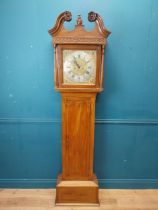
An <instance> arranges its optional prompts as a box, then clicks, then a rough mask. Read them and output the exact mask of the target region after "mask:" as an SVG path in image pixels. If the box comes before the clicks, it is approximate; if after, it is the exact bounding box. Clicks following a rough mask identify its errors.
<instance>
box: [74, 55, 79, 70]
mask: <svg viewBox="0 0 158 210" xmlns="http://www.w3.org/2000/svg"><path fill="white" fill-rule="evenodd" d="M74 63H75V64H76V66H77V67H78V68H79V69H80V65H78V63H77V61H76V58H75V57H74Z"/></svg>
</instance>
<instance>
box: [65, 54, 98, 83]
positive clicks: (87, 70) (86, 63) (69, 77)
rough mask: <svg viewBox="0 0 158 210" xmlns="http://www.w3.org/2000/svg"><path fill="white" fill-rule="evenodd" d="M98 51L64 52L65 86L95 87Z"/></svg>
mask: <svg viewBox="0 0 158 210" xmlns="http://www.w3.org/2000/svg"><path fill="white" fill-rule="evenodd" d="M95 80H96V50H63V84H71V85H73V84H74V85H76V84H77V85H94V84H95Z"/></svg>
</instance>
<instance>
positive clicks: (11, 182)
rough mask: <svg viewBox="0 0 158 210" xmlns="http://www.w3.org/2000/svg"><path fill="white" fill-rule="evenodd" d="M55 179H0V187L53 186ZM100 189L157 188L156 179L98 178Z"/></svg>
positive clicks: (157, 180)
mask: <svg viewBox="0 0 158 210" xmlns="http://www.w3.org/2000/svg"><path fill="white" fill-rule="evenodd" d="M55 187H56V179H0V188H24V189H25V188H26V189H27V188H55ZM99 187H100V188H101V189H104V188H105V189H106V188H107V189H158V179H99Z"/></svg>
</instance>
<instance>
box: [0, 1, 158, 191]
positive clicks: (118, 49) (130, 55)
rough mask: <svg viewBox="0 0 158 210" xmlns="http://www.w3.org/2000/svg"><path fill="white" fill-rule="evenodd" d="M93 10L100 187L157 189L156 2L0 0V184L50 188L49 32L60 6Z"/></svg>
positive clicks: (57, 163)
mask: <svg viewBox="0 0 158 210" xmlns="http://www.w3.org/2000/svg"><path fill="white" fill-rule="evenodd" d="M65 10H70V11H71V12H72V14H73V21H72V22H71V23H67V24H66V27H68V28H72V26H73V25H74V24H75V19H76V16H77V15H78V14H81V15H82V16H83V19H84V24H85V25H86V27H87V28H88V29H92V28H93V24H91V23H88V22H87V13H88V12H89V11H91V10H94V11H96V12H98V13H99V14H100V15H101V16H102V17H103V19H104V21H105V23H106V26H107V28H108V29H109V30H110V31H112V34H111V36H110V37H109V38H108V45H107V48H106V55H105V81H104V83H105V84H104V87H105V90H104V92H102V93H101V94H99V95H98V96H97V101H96V132H95V161H94V171H95V173H96V174H97V176H98V178H99V183H100V187H103V188H104V187H108V188H158V1H157V0H133V1H131V0H119V1H117V0H113V1H112V0H105V1H101V0H99V1H98V0H87V1H83V0H80V1H72V0H67V1H61V0H58V1H53V0H52V1H50V0H45V1H42V0H27V1H24V0H14V1H11V0H1V1H0V187H9V188H11V187H21V188H23V187H54V186H55V182H56V177H57V174H58V173H59V172H60V171H61V135H60V132H61V130H60V126H61V122H60V119H61V110H60V105H61V100H60V94H59V93H56V92H55V91H54V87H53V80H54V78H53V48H52V43H51V37H50V36H49V35H48V32H47V31H48V29H50V28H51V27H52V26H53V25H54V23H55V20H56V18H57V16H58V15H59V13H61V12H62V11H65Z"/></svg>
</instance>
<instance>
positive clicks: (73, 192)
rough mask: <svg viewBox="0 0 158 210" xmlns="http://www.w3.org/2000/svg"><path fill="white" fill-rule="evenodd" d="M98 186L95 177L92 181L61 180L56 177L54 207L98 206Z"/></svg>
mask: <svg viewBox="0 0 158 210" xmlns="http://www.w3.org/2000/svg"><path fill="white" fill-rule="evenodd" d="M98 195H99V186H98V181H97V179H96V177H94V179H93V180H88V181H79V180H62V179H61V176H59V177H58V181H57V186H56V200H55V204H56V205H60V206H61V205H90V206H98V205H99V198H98Z"/></svg>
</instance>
